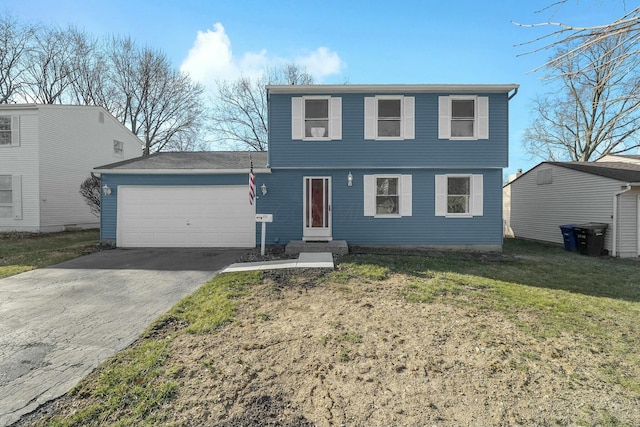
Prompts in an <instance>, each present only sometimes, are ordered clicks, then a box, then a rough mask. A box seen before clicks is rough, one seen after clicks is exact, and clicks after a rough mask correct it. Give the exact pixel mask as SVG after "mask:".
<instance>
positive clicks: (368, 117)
mask: <svg viewBox="0 0 640 427" xmlns="http://www.w3.org/2000/svg"><path fill="white" fill-rule="evenodd" d="M414 110H415V98H414V97H412V96H387V95H384V96H382V95H381V96H372V97H365V98H364V139H380V140H388V139H414V138H415V114H414Z"/></svg>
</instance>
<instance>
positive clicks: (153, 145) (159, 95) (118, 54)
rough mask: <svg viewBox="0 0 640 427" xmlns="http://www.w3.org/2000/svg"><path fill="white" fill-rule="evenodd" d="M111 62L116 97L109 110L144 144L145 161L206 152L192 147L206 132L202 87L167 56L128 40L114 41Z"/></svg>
mask: <svg viewBox="0 0 640 427" xmlns="http://www.w3.org/2000/svg"><path fill="white" fill-rule="evenodd" d="M109 58H110V62H111V77H110V79H111V84H112V85H113V87H115V88H116V96H115V98H114V101H112V103H111V105H108V106H105V108H107V109H109V108H110V109H111V111H113V114H114V116H115V117H116V118H118V120H120V122H121V123H123V124H124V125H125V126H127V127H129V129H130V130H131V131H132V132H133V133H135V134H136V135H138V137H140V138H141V139H142V141H143V143H144V145H145V148H144V154H145V155H148V154H150V153H153V152H157V151H162V150H169V149H171V150H184V149H198V148H200V147H201V144H199V142H198V141H197V140H192V141H189V139H190V138H196V137H198V136H200V129H201V127H202V119H203V100H202V93H203V91H204V88H203V87H202V86H201V85H199V84H197V83H194V82H193V81H192V80H191V78H190V77H189V76H188V75H186V74H183V73H181V72H179V71H177V70H175V69H174V68H173V67H172V66H171V64H170V62H169V60H168V59H167V57H166V55H165V54H164V53H162V52H160V51H155V50H152V49H150V48H142V49H141V48H138V47H137V46H136V45H135V43H134V42H133V41H132V40H131V39H130V38H128V37H127V38H116V39H113V40H112V42H111V46H110V52H109Z"/></svg>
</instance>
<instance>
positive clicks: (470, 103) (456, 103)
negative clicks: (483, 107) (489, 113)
mask: <svg viewBox="0 0 640 427" xmlns="http://www.w3.org/2000/svg"><path fill="white" fill-rule="evenodd" d="M475 122H476V103H475V100H473V99H452V100H451V137H452V138H473V137H474V135H475Z"/></svg>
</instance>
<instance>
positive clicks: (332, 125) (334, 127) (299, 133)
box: [291, 95, 342, 141]
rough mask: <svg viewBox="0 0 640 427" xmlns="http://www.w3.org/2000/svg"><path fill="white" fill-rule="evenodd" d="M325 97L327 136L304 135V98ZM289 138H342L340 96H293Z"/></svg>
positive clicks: (312, 139)
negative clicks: (326, 104) (326, 102)
mask: <svg viewBox="0 0 640 427" xmlns="http://www.w3.org/2000/svg"><path fill="white" fill-rule="evenodd" d="M310 99H326V100H327V101H328V109H329V110H328V117H327V121H328V123H327V126H328V129H327V136H324V137H311V136H309V137H308V136H306V135H305V121H306V114H305V108H306V100H310ZM291 139H293V140H301V141H335V140H341V139H342V98H340V97H336V96H326V95H316V96H297V97H296V96H294V97H292V98H291Z"/></svg>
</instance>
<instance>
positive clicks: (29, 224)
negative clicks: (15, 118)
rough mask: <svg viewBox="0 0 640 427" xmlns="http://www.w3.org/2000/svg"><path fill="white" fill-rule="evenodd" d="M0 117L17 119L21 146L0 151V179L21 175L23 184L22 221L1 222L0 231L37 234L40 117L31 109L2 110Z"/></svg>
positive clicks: (6, 220)
mask: <svg viewBox="0 0 640 427" xmlns="http://www.w3.org/2000/svg"><path fill="white" fill-rule="evenodd" d="M0 114H2V115H5V114H6V115H19V116H20V145H19V146H15V147H12V146H2V147H0V175H20V176H21V180H22V218H21V219H14V218H0V231H4V230H6V231H28V232H31V231H39V228H40V181H39V168H40V156H39V144H38V141H39V139H40V126H39V116H38V113H37V110H35V109H34V108H15V109H11V110H8V109H3V110H0Z"/></svg>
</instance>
